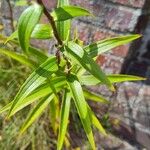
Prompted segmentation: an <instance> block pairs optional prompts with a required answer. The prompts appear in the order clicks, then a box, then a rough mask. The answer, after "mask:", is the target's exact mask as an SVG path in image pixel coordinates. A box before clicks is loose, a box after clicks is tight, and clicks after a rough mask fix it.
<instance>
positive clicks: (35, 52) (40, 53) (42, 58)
mask: <svg viewBox="0 0 150 150" xmlns="http://www.w3.org/2000/svg"><path fill="white" fill-rule="evenodd" d="M29 54H31V55H32V56H34V57H35V58H37V60H38V62H39V63H40V64H41V63H43V62H44V61H46V59H47V58H48V55H47V54H45V53H44V52H43V51H42V50H40V49H38V48H35V47H33V46H29Z"/></svg>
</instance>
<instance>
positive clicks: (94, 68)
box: [65, 42, 114, 91]
mask: <svg viewBox="0 0 150 150" xmlns="http://www.w3.org/2000/svg"><path fill="white" fill-rule="evenodd" d="M65 48H66V52H67V54H66V55H67V56H69V57H70V58H72V59H73V60H75V61H76V62H77V63H78V64H79V65H81V66H82V67H83V68H85V69H86V70H87V71H88V72H89V73H91V74H92V75H93V76H94V77H96V78H97V79H98V80H100V81H101V82H103V83H104V84H106V85H107V86H108V87H109V88H110V89H111V90H112V91H114V87H113V85H112V84H111V83H110V81H109V80H108V79H107V77H106V75H105V74H104V73H103V71H102V70H101V69H100V66H98V64H96V63H95V62H94V60H93V59H92V58H91V57H89V56H88V54H87V53H86V52H85V51H84V50H83V49H82V47H80V46H79V45H77V44H76V43H74V42H69V43H68V45H67V46H66V47H65Z"/></svg>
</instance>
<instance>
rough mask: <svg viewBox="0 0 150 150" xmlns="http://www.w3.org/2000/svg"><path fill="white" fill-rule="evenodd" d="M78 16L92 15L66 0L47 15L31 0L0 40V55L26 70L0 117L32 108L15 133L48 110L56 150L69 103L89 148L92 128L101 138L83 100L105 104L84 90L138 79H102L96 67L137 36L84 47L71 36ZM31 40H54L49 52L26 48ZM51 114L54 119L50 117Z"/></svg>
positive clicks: (63, 134)
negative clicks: (52, 50) (14, 26)
mask: <svg viewBox="0 0 150 150" xmlns="http://www.w3.org/2000/svg"><path fill="white" fill-rule="evenodd" d="M42 15H45V16H46V17H47V20H48V22H49V23H45V24H44V23H43V24H41V23H39V22H40V19H41V16H42ZM81 16H93V15H92V14H91V13H90V12H89V11H88V10H86V9H84V8H81V7H78V6H72V5H69V0H58V4H57V8H55V9H54V10H53V11H52V12H49V11H48V10H47V8H46V6H45V4H44V3H43V1H42V0H37V2H33V3H31V5H29V6H28V7H27V9H26V10H24V11H23V13H22V14H21V16H20V18H19V20H18V25H17V29H16V31H15V32H14V33H12V34H11V35H10V36H9V37H6V36H2V35H1V36H0V41H1V43H3V45H4V46H1V47H0V53H1V54H4V55H7V56H9V57H11V58H12V59H15V60H17V61H18V62H20V63H22V64H24V65H26V66H27V67H30V68H31V70H32V73H31V74H30V75H29V77H28V78H27V79H26V81H25V82H24V83H23V85H22V86H21V87H20V90H19V91H18V93H17V94H16V96H15V97H14V99H13V100H11V102H10V103H9V104H7V105H6V106H5V107H3V108H1V110H0V113H2V112H4V111H8V116H7V118H10V117H11V116H13V115H15V114H16V113H17V112H18V111H20V110H22V109H23V108H24V107H26V106H28V105H31V104H32V106H34V107H32V109H31V112H29V114H28V116H27V119H26V121H25V122H24V124H23V125H22V127H21V129H20V133H23V132H25V130H26V129H27V128H28V127H30V126H31V125H32V123H33V122H34V121H35V120H36V119H37V118H38V117H40V116H41V114H42V113H43V112H44V111H45V109H46V108H47V107H48V108H49V109H50V113H51V114H50V115H51V123H52V127H53V130H54V132H55V134H56V135H57V136H58V142H57V149H58V150H61V149H62V148H63V146H64V141H65V140H66V138H67V134H68V132H67V127H68V124H69V113H70V110H71V106H72V105H71V103H72V104H73V105H75V107H76V110H77V112H78V115H79V118H80V121H81V123H82V125H83V128H84V131H85V133H86V136H87V139H88V141H89V143H90V145H91V148H92V149H93V150H95V149H96V146H95V140H94V136H93V131H92V128H93V127H96V128H97V129H98V130H99V132H100V133H101V134H103V135H105V136H107V133H106V131H105V129H104V128H103V126H102V124H101V122H100V120H99V119H98V118H97V117H96V115H95V113H94V112H93V111H92V109H91V107H90V105H89V104H88V100H89V99H90V100H92V101H95V102H96V103H97V102H98V103H104V104H110V101H109V100H106V99H105V98H104V97H103V96H101V95H99V94H96V93H93V92H91V91H89V90H87V88H86V87H87V86H94V85H106V86H107V87H108V89H110V90H111V91H115V88H114V86H113V84H114V83H119V82H123V81H135V80H144V79H143V78H141V77H137V76H131V75H123V74H109V75H107V74H105V73H104V72H103V71H102V69H101V66H100V65H98V64H97V63H96V58H97V56H98V55H100V54H103V53H105V52H108V51H109V50H111V49H113V48H115V47H117V46H120V45H123V44H127V43H129V42H131V41H133V40H135V39H137V38H139V37H140V35H137V34H135V35H126V36H119V37H115V38H109V39H105V40H101V41H97V42H95V43H91V44H89V45H84V43H83V41H81V40H80V39H79V38H78V36H72V35H71V33H73V32H71V21H72V19H74V18H75V17H81ZM31 39H39V40H40V39H42V40H47V39H49V40H51V39H55V45H54V47H55V49H56V52H55V54H51V53H48V51H47V53H46V52H45V51H43V50H42V49H39V48H36V47H34V46H32V45H31V42H30V41H31ZM10 45H17V47H18V49H21V51H19V50H18V51H14V49H11V47H10ZM56 111H57V112H58V114H59V115H56ZM74 123H75V122H74Z"/></svg>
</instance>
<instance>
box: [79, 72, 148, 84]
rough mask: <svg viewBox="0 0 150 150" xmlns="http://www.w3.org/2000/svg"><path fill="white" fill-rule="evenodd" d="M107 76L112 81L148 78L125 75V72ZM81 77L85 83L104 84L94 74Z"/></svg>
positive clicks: (81, 80)
mask: <svg viewBox="0 0 150 150" xmlns="http://www.w3.org/2000/svg"><path fill="white" fill-rule="evenodd" d="M107 77H108V79H109V81H110V82H111V83H119V82H125V81H140V80H146V78H142V77H138V76H133V75H125V74H112V75H107ZM79 79H80V82H81V83H82V84H84V85H97V84H102V83H101V82H100V81H99V80H98V79H96V78H95V77H94V76H92V75H84V76H81V77H80V78H79Z"/></svg>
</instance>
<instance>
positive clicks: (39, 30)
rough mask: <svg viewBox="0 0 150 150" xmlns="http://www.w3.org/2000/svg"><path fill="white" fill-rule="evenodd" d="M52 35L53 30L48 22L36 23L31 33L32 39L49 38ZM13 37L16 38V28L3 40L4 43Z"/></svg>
mask: <svg viewBox="0 0 150 150" xmlns="http://www.w3.org/2000/svg"><path fill="white" fill-rule="evenodd" d="M52 37H53V31H52V28H51V26H50V25H48V24H37V25H36V26H35V28H34V29H33V31H32V33H31V37H30V38H33V39H50V38H52ZM13 39H18V30H16V31H15V32H13V33H12V34H11V35H10V36H9V37H8V38H7V40H6V41H5V44H6V43H7V42H9V41H11V40H13Z"/></svg>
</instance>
